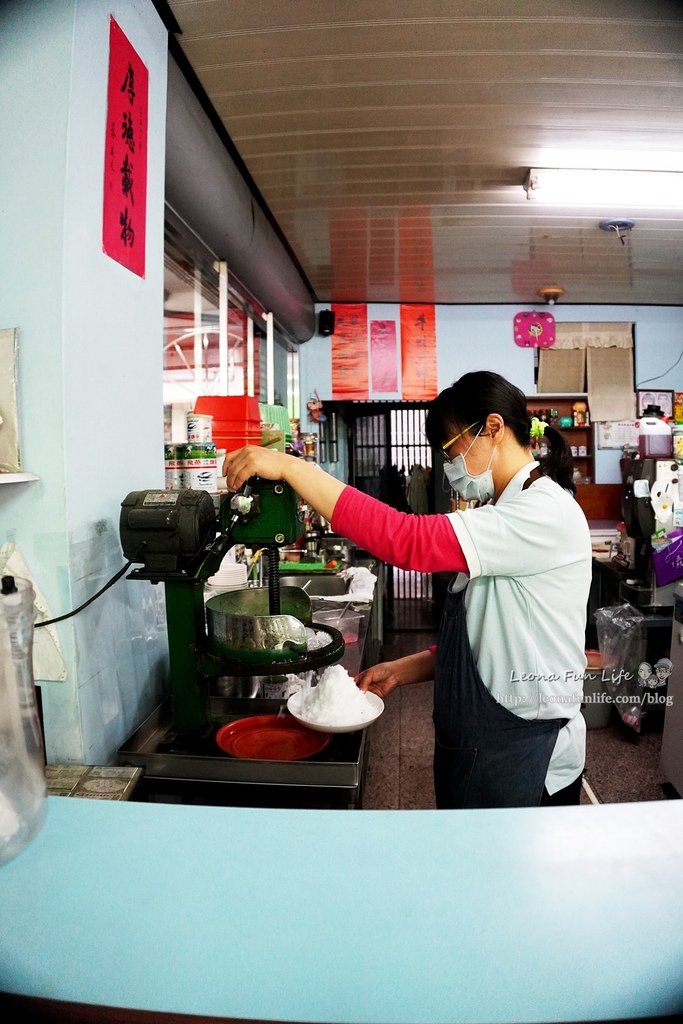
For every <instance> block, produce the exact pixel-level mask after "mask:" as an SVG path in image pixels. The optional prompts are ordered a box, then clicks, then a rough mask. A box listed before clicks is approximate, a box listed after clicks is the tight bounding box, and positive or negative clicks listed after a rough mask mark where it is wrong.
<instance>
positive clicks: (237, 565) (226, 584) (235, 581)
mask: <svg viewBox="0 0 683 1024" xmlns="http://www.w3.org/2000/svg"><path fill="white" fill-rule="evenodd" d="M246 585H247V567H246V565H245V563H244V562H229V561H227V560H226V559H225V558H224V559H223V561H222V562H221V565H220V568H219V570H218V572H216V573H214V575H213V576H209V578H208V580H207V581H206V583H205V584H204V598H205V600H208V599H209V598H210V597H213V596H214V595H215V594H223V593H224V592H225V591H226V590H241V589H242V588H243V587H246Z"/></svg>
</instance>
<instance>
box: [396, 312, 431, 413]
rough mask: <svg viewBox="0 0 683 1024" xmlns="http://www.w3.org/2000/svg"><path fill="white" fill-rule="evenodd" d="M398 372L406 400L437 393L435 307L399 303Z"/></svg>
mask: <svg viewBox="0 0 683 1024" xmlns="http://www.w3.org/2000/svg"><path fill="white" fill-rule="evenodd" d="M401 371H402V377H403V398H404V400H405V401H426V400H430V399H432V398H434V397H435V396H436V326H435V316H434V306H428V305H405V306H404V305H402V306H401Z"/></svg>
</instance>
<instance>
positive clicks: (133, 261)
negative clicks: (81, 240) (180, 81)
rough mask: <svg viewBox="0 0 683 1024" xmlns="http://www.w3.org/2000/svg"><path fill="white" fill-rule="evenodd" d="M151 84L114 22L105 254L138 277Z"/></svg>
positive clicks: (106, 158)
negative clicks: (149, 87)
mask: <svg viewBox="0 0 683 1024" xmlns="http://www.w3.org/2000/svg"><path fill="white" fill-rule="evenodd" d="M148 79H149V75H148V72H147V68H146V67H145V65H144V64H143V63H142V61H141V60H140V58H139V57H138V55H137V53H136V52H135V50H134V49H133V47H132V46H131V44H130V43H129V41H128V39H127V38H126V36H125V35H124V34H123V32H122V31H121V29H120V28H119V26H118V25H117V24H116V22H115V21H114V19H113V18H110V19H109V81H108V86H107V132H106V137H105V152H104V203H103V210H102V248H103V249H104V252H105V253H106V254H107V256H111V258H112V259H113V260H116V262H117V263H121V264H122V265H123V266H124V267H127V268H128V269H129V270H132V271H133V273H134V274H137V275H138V276H139V277H144V276H145V229H146V221H147V114H148V110H147V93H148V85H149V82H148Z"/></svg>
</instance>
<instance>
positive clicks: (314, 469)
mask: <svg viewBox="0 0 683 1024" xmlns="http://www.w3.org/2000/svg"><path fill="white" fill-rule="evenodd" d="M223 475H224V476H225V477H226V479H227V484H228V487H229V488H230V490H233V491H236V490H237V489H238V488H239V487H241V486H242V484H243V483H245V482H246V481H247V480H248V479H249V477H251V476H261V477H264V478H265V479H267V480H285V481H286V482H287V483H288V484H289V485H290V487H292V488H293V489H294V490H295V491H296V492H297V494H299V495H301V497H302V498H303V499H304V501H305V502H307V504H309V505H310V506H311V508H314V509H315V511H316V512H319V513H320V515H321V516H323V518H324V519H327V520H328V522H331V523H332V526H333V528H334V530H335V532H336V533H338V534H340V535H341V536H342V537H347V538H348V539H349V540H350V541H353V542H354V543H355V544H358V545H359V546H360V547H363V548H367V550H368V551H370V552H371V554H373V555H374V556H375V557H376V558H379V559H381V560H382V561H383V562H388V563H389V564H390V565H395V566H398V568H400V569H414V570H415V571H417V572H467V571H468V568H467V560H466V558H465V555H464V553H463V550H462V547H461V546H460V541H459V540H458V538H457V536H456V534H455V531H454V530H453V527H452V525H451V523H450V520H449V519H448V517H447V516H445V515H413V514H412V513H407V512H398V511H397V510H396V509H395V508H392V507H391V506H390V505H386V504H385V503H384V502H383V501H378V499H377V498H372V497H371V496H370V495H369V494H364V493H363V492H362V491H359V490H357V489H356V488H355V487H349V486H348V485H347V484H343V483H342V482H341V481H340V480H337V479H336V478H335V477H333V476H331V475H330V474H329V473H325V472H323V470H322V469H320V467H319V466H317V465H316V464H315V463H314V462H306V461H305V460H304V459H298V458H295V457H294V456H292V455H285V454H284V453H283V452H276V451H271V450H269V449H267V448H259V447H255V446H248V447H244V448H238V449H237V450H236V451H234V452H228V454H227V455H226V456H225V461H224V463H223Z"/></svg>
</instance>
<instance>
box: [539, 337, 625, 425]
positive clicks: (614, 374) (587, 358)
mask: <svg viewBox="0 0 683 1024" xmlns="http://www.w3.org/2000/svg"><path fill="white" fill-rule="evenodd" d="M538 390H539V392H544V393H546V394H566V393H575V392H587V393H588V407H589V410H590V414H591V417H592V419H593V420H594V421H599V420H600V421H614V420H632V419H635V416H636V398H635V391H634V383H633V324H631V323H620V322H615V323H609V322H603V323H588V322H583V323H562V324H560V323H558V324H556V325H555V344H554V345H553V346H552V348H548V349H540V350H539V356H538Z"/></svg>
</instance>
